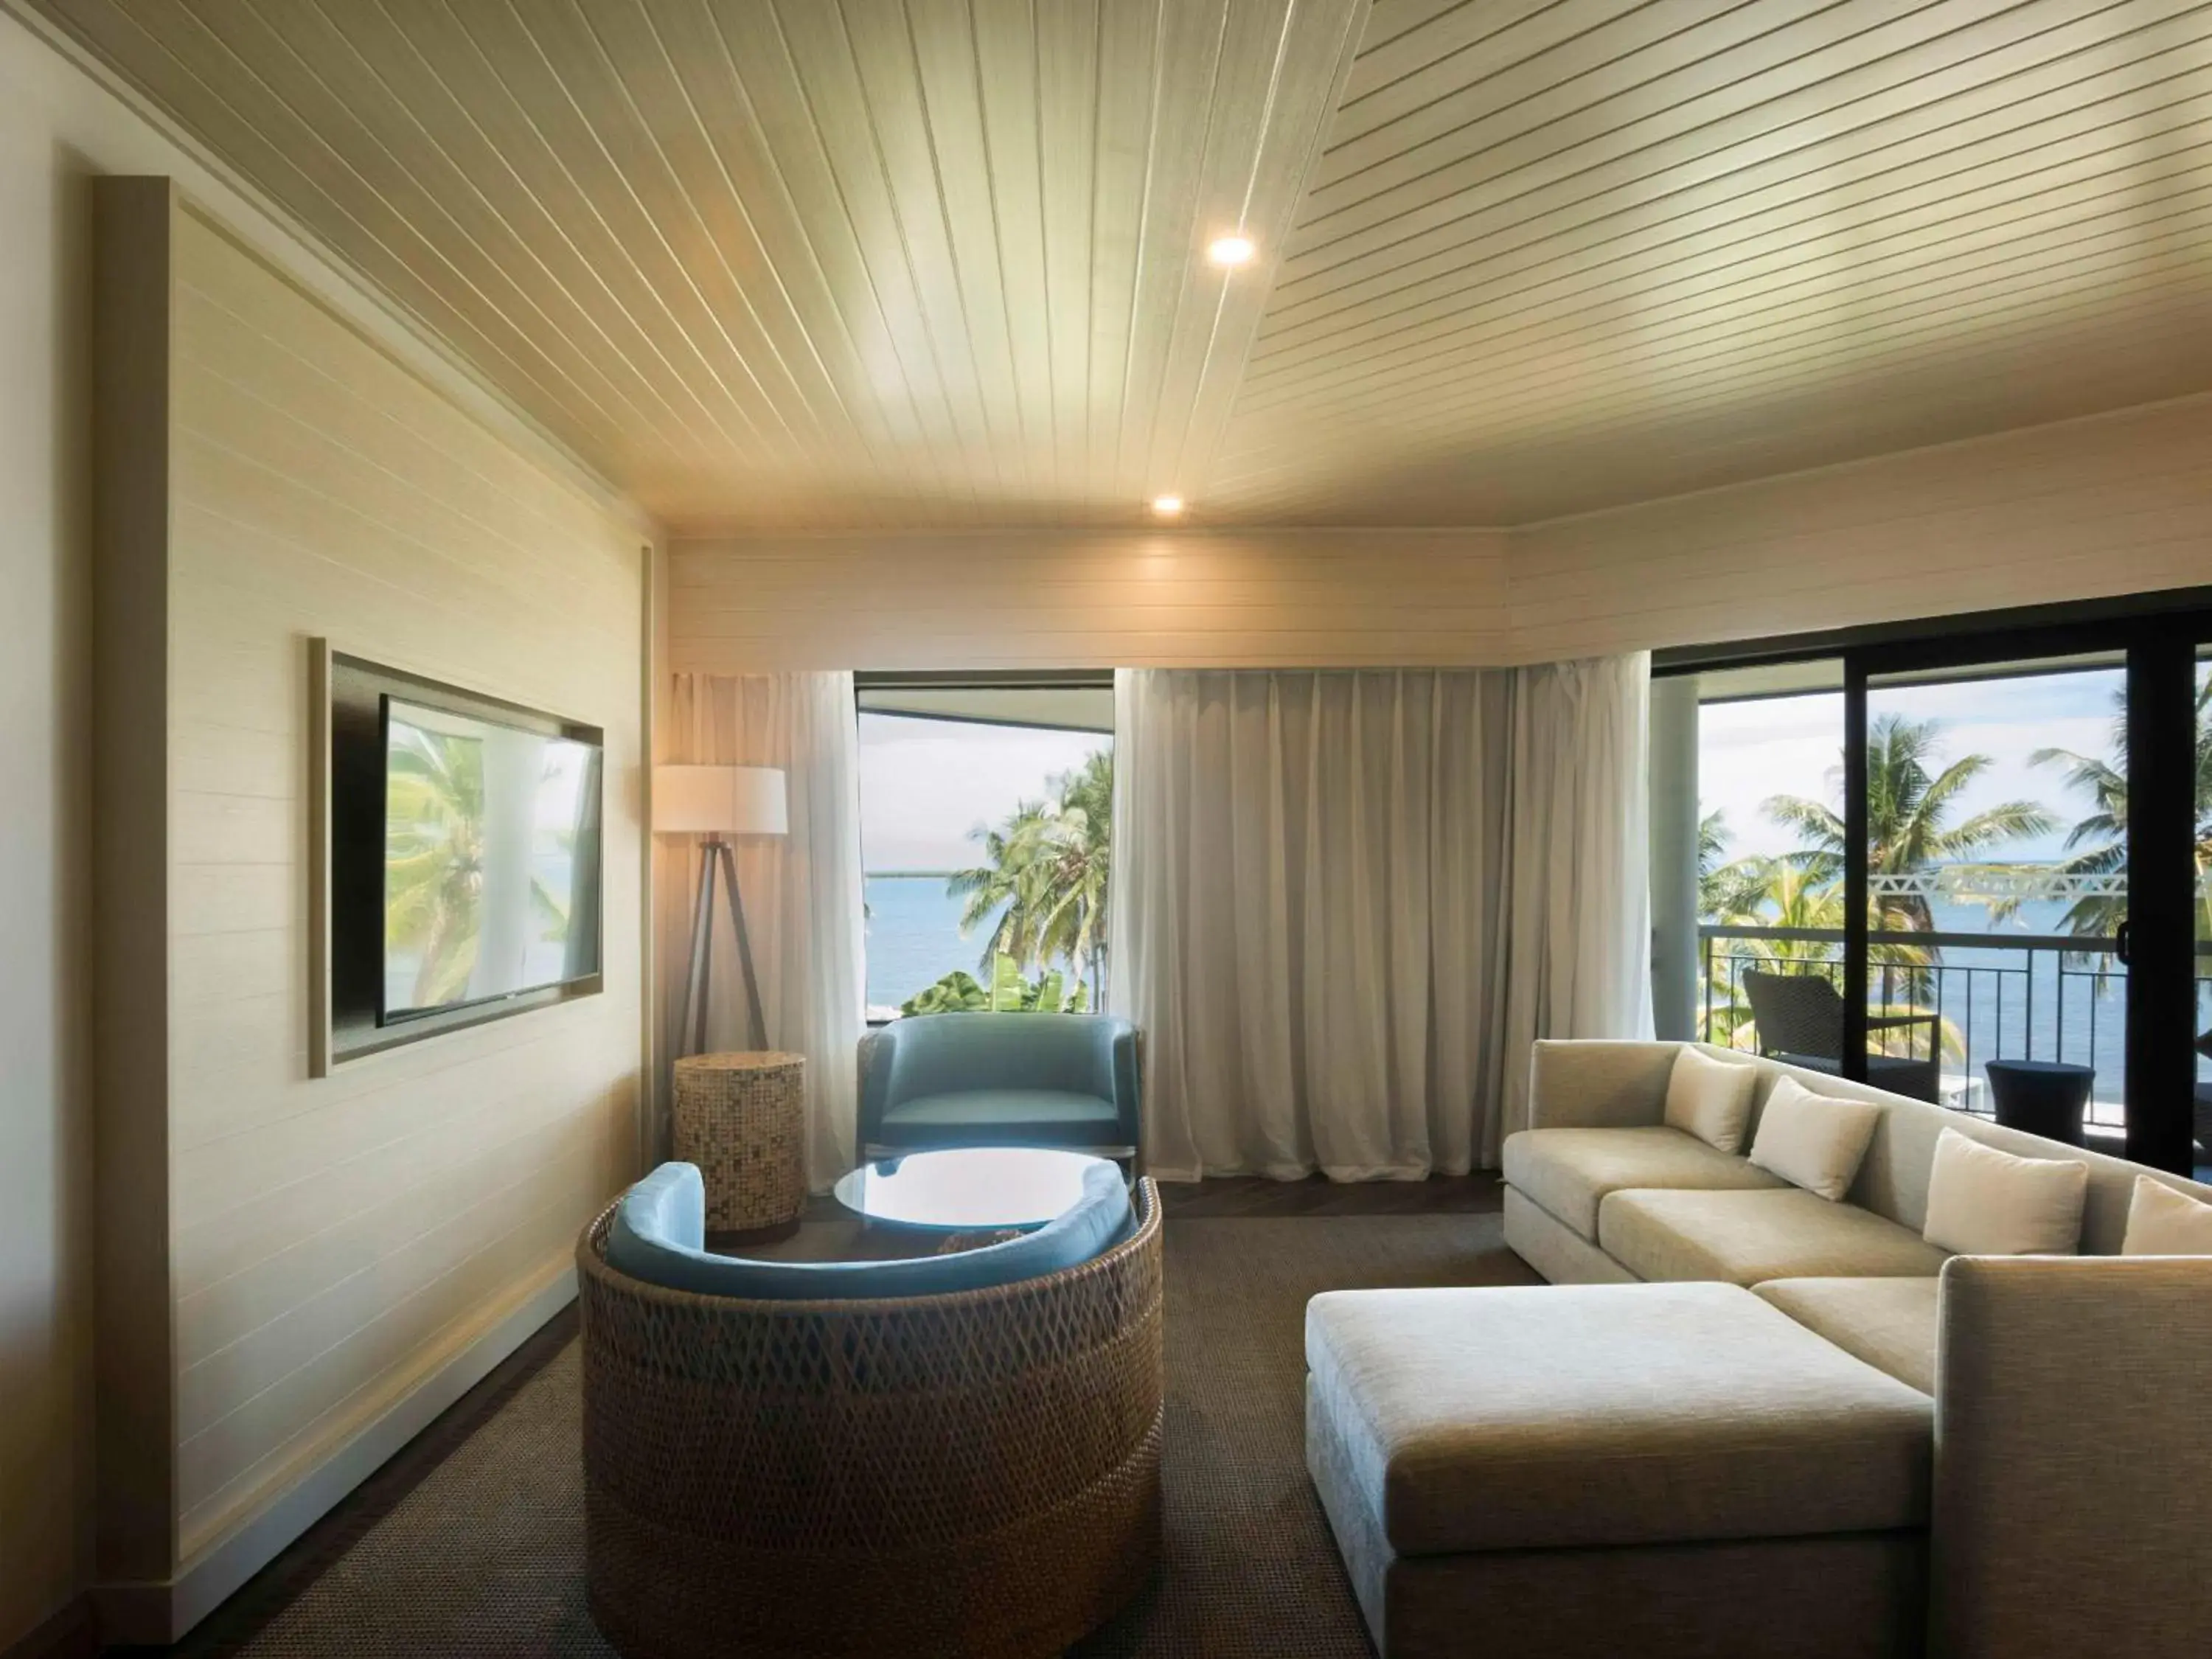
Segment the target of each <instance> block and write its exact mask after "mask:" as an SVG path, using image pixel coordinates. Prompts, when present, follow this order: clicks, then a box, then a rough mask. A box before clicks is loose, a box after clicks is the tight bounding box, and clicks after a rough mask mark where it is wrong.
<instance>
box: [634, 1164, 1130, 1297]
mask: <svg viewBox="0 0 2212 1659" xmlns="http://www.w3.org/2000/svg"><path fill="white" fill-rule="evenodd" d="M1135 1222H1136V1217H1135V1212H1133V1210H1132V1209H1131V1207H1130V1205H1129V1189H1128V1188H1127V1186H1125V1185H1124V1184H1123V1183H1122V1180H1121V1171H1120V1170H1117V1169H1115V1167H1114V1166H1113V1165H1112V1164H1100V1165H1098V1166H1097V1168H1096V1169H1091V1170H1085V1171H1084V1173H1083V1197H1082V1198H1081V1200H1079V1201H1078V1202H1077V1204H1076V1205H1075V1206H1074V1207H1073V1209H1071V1210H1069V1211H1068V1212H1066V1214H1065V1215H1062V1216H1060V1217H1058V1218H1055V1219H1054V1220H1052V1221H1049V1222H1048V1223H1046V1224H1045V1225H1043V1226H1042V1227H1040V1228H1038V1229H1037V1230H1036V1231H1034V1232H1030V1233H1024V1234H1023V1235H1022V1236H1021V1237H1019V1238H1014V1239H1009V1240H1007V1241H1006V1243H1003V1244H987V1245H985V1246H984V1247H983V1248H982V1249H978V1250H961V1251H958V1252H957V1253H955V1254H954V1255H927V1256H919V1257H916V1258H915V1259H913V1260H911V1261H754V1260H751V1259H750V1258H747V1257H744V1256H729V1255H713V1254H710V1253H709V1252H708V1250H707V1249H704V1248H703V1246H704V1243H705V1240H706V1225H707V1188H706V1184H705V1182H702V1180H701V1179H700V1176H699V1170H698V1169H697V1166H696V1165H694V1164H662V1165H661V1166H660V1167H659V1169H657V1170H654V1171H653V1173H652V1174H651V1175H649V1176H646V1178H645V1179H644V1180H642V1181H641V1182H638V1183H637V1185H635V1187H632V1188H630V1189H629V1192H627V1193H625V1194H623V1199H622V1201H621V1202H620V1203H619V1204H617V1206H615V1214H614V1220H613V1222H612V1223H611V1225H609V1227H608V1229H607V1250H606V1257H607V1265H608V1266H609V1267H612V1268H613V1269H614V1270H615V1271H616V1272H617V1273H625V1274H627V1275H629V1277H630V1278H632V1279H643V1280H644V1281H645V1282H646V1283H647V1284H648V1285H659V1286H661V1287H662V1288H663V1289H665V1290H671V1291H690V1293H691V1294H693V1295H695V1296H727V1297H742V1298H744V1299H745V1300H748V1301H756V1302H809V1301H822V1300H841V1301H849V1300H860V1299H866V1298H873V1297H898V1296H938V1295H942V1294H944V1293H945V1292H947V1291H980V1290H984V1289H987V1288H988V1287H989V1286H991V1285H1012V1284H1017V1283H1018V1282H1020V1281H1021V1280H1023V1279H1039V1278H1042V1277H1043V1276H1044V1275H1045V1274H1047V1273H1058V1272H1060V1270H1061V1269H1062V1268H1065V1267H1078V1266H1080V1265H1081V1264H1082V1263H1084V1262H1085V1261H1090V1260H1091V1257H1093V1256H1095V1255H1099V1254H1100V1253H1101V1252H1102V1251H1104V1250H1107V1249H1111V1248H1112V1247H1113V1246H1115V1245H1116V1244H1118V1243H1121V1241H1122V1240H1123V1239H1125V1238H1127V1237H1128V1236H1129V1234H1130V1232H1131V1231H1132V1230H1133V1228H1134V1226H1135Z"/></svg>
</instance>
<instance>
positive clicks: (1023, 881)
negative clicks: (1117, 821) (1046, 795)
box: [924, 750, 1114, 1001]
mask: <svg viewBox="0 0 2212 1659" xmlns="http://www.w3.org/2000/svg"><path fill="white" fill-rule="evenodd" d="M1052 788H1053V790H1054V796H1053V798H1052V799H1048V800H1041V801H1024V802H1023V803H1022V804H1021V805H1019V806H1018V807H1017V808H1016V809H1015V811H1014V812H1013V815H1012V817H1009V818H1007V820H1006V822H1005V823H1002V824H1000V825H999V826H998V828H996V829H978V830H976V831H975V840H976V841H977V842H979V843H980V844H981V847H982V849H983V861H982V862H981V864H979V865H977V866H975V868H973V869H969V870H963V871H960V872H957V873H956V874H955V875H953V876H952V877H951V879H949V880H948V881H947V882H946V883H945V891H946V892H948V893H949V894H951V896H954V897H955V898H957V899H959V900H960V901H961V902H962V909H961V915H960V932H961V934H962V936H963V938H964V937H966V936H967V935H968V934H969V933H972V932H973V931H975V929H977V928H979V927H983V926H984V925H985V924H989V926H990V932H989V934H988V936H987V938H986V939H985V940H984V942H983V949H982V952H981V957H980V959H979V961H978V963H977V966H978V969H980V971H981V972H983V973H986V974H993V975H995V973H996V971H997V969H996V966H995V964H996V963H997V962H998V960H999V959H1000V958H1001V957H1005V958H1008V959H1010V960H1011V961H1012V963H1014V965H1015V967H1016V968H1017V969H1019V970H1020V971H1023V972H1030V971H1035V972H1037V973H1039V974H1044V973H1046V972H1047V971H1048V969H1050V968H1051V967H1052V964H1054V963H1066V965H1067V966H1068V967H1069V968H1070V969H1073V971H1074V973H1075V975H1076V977H1077V979H1078V981H1079V982H1080V981H1089V984H1088V987H1087V988H1088V991H1089V994H1090V995H1091V1000H1093V1001H1096V1000H1097V999H1098V998H1099V997H1100V996H1101V995H1103V991H1104V988H1105V974H1106V883H1107V874H1108V869H1109V864H1110V862H1111V859H1110V853H1109V845H1108V843H1109V837H1110V836H1111V835H1112V832H1113V801H1114V758H1113V756H1112V755H1111V754H1110V753H1109V751H1107V750H1095V751H1094V752H1092V753H1091V755H1090V756H1089V757H1087V758H1086V759H1085V761H1084V763H1083V764H1082V765H1081V766H1080V767H1079V768H1078V769H1076V770H1074V771H1073V772H1071V773H1068V774H1067V775H1066V776H1064V777H1060V778H1055V779H1054V780H1053V781H1052ZM994 918H995V920H994ZM971 982H972V981H971ZM939 983H940V984H942V983H943V981H939ZM932 988H933V989H935V988H936V987H932ZM924 994H925V995H927V993H924Z"/></svg>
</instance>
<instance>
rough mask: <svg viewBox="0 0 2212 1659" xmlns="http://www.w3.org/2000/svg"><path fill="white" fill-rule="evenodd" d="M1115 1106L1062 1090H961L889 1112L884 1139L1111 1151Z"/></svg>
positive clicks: (1115, 1126)
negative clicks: (1034, 1143) (1038, 1144)
mask: <svg viewBox="0 0 2212 1659" xmlns="http://www.w3.org/2000/svg"><path fill="white" fill-rule="evenodd" d="M1120 1125H1121V1120H1120V1119H1119V1118H1118V1117H1117V1116H1116V1115H1115V1110H1114V1103H1113V1102H1112V1101H1110V1100H1107V1099H1105V1098H1103V1097H1101V1096H1098V1095H1085V1094H1075V1093H1073V1092H1070V1091H1066V1090H1061V1089H960V1090H948V1091H945V1092H944V1093H942V1094H934V1095H922V1096H920V1097H916V1098H915V1099H913V1100H906V1101H901V1102H900V1103H898V1104H897V1105H896V1106H892V1107H890V1108H888V1109H885V1111H884V1120H883V1135H884V1139H885V1140H887V1141H889V1142H890V1143H892V1144H894V1145H897V1146H953V1145H965V1144H968V1143H969V1142H972V1141H975V1140H976V1139H978V1138H979V1137H980V1138H982V1139H989V1140H991V1141H994V1142H996V1143H1000V1144H1004V1145H1009V1146H1013V1145H1019V1144H1021V1143H1022V1142H1024V1141H1043V1142H1047V1143H1049V1144H1054V1145H1060V1146H1072V1145H1074V1144H1077V1143H1081V1144H1082V1145H1084V1146H1114V1145H1116V1144H1117V1143H1118V1142H1119V1139H1120Z"/></svg>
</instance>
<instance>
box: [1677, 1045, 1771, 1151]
mask: <svg viewBox="0 0 2212 1659" xmlns="http://www.w3.org/2000/svg"><path fill="white" fill-rule="evenodd" d="M1758 1084H1759V1067H1758V1066H1754V1065H1753V1064H1752V1063H1751V1062H1750V1061H1749V1060H1716V1059H1714V1058H1713V1056H1711V1054H1706V1053H1705V1051H1704V1050H1703V1049H1702V1048H1693V1047H1692V1046H1691V1045H1690V1044H1688V1043H1684V1044H1683V1045H1682V1047H1681V1048H1680V1050H1678V1051H1677V1052H1676V1054H1675V1055H1674V1070H1673V1071H1672V1072H1671V1073H1668V1078H1667V1108H1666V1121H1667V1124H1668V1127H1670V1128H1675V1129H1680V1130H1681V1131H1682V1132H1683V1133H1685V1134H1692V1135H1695V1136H1697V1138H1698V1139H1700V1140H1702V1141H1704V1142H1705V1145H1706V1146H1710V1147H1711V1148H1712V1149H1713V1150H1714V1151H1715V1152H1728V1153H1731V1154H1733V1153H1736V1152H1741V1151H1742V1150H1743V1132H1744V1128H1745V1127H1746V1126H1747V1124H1749V1123H1750V1121H1751V1092H1752V1091H1753V1089H1754V1088H1756V1087H1757V1086H1758Z"/></svg>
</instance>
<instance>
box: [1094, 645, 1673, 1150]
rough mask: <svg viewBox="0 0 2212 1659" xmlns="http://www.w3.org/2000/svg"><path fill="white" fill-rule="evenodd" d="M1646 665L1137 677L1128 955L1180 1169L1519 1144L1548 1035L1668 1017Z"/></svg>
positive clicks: (1132, 704) (1124, 915) (1153, 1082)
mask: <svg viewBox="0 0 2212 1659" xmlns="http://www.w3.org/2000/svg"><path fill="white" fill-rule="evenodd" d="M1646 674H1647V665H1646V664H1645V662H1644V659H1640V658H1638V659H1620V661H1618V662H1606V663H1584V664H1563V665H1557V666H1553V667H1546V668H1536V669H1522V670H1514V669H1495V670H1480V671H1432V672H1431V671H1424V672H1400V671H1360V672H1318V673H1314V672H1296V673H1293V672H1244V671H1182V670H1171V671H1125V672H1123V673H1121V674H1120V675H1118V676H1117V677H1116V679H1115V694H1116V713H1115V724H1116V732H1115V822H1114V848H1115V870H1114V896H1113V903H1112V908H1111V915H1110V919H1109V928H1110V931H1111V935H1112V938H1111V945H1110V949H1109V961H1110V962H1111V963H1112V972H1113V979H1112V984H1113V1000H1114V1004H1115V1007H1116V1009H1117V1010H1118V1011H1119V1012H1124V1013H1127V1015H1129V1016H1130V1017H1131V1018H1133V1019H1134V1020H1135V1021H1136V1023H1137V1024H1138V1025H1139V1028H1140V1029H1141V1030H1143V1032H1144V1036H1145V1083H1146V1102H1145V1110H1146V1128H1145V1135H1146V1160H1147V1163H1148V1164H1149V1165H1150V1166H1151V1168H1152V1170H1154V1172H1155V1173H1157V1174H1159V1175H1162V1176H1168V1177H1170V1178H1176V1177H1181V1178H1189V1177H1194V1176H1199V1175H1201V1174H1232V1173H1244V1174H1258V1175H1269V1176H1280V1177H1288V1176H1300V1175H1304V1174H1308V1173H1310V1172H1311V1171H1312V1170H1316V1169H1319V1170H1323V1171H1325V1172H1327V1173H1328V1175H1330V1176H1334V1177H1335V1178H1337V1179H1340V1180H1358V1179H1364V1178H1369V1177H1374V1176H1405V1177H1412V1176H1422V1175H1425V1174H1428V1173H1430V1172H1431V1171H1445V1172H1450V1173H1459V1172H1463V1171H1465V1170H1468V1169H1470V1168H1472V1167H1474V1166H1475V1165H1476V1164H1494V1163H1495V1162H1496V1158H1497V1146H1498V1140H1499V1139H1501V1138H1502V1123H1503V1119H1504V1114H1505V1113H1506V1112H1507V1111H1508V1110H1509V1109H1510V1108H1511V1107H1512V1106H1513V1105H1514V1104H1515V1103H1517V1102H1518V1100H1519V1096H1518V1095H1516V1094H1515V1093H1514V1092H1513V1091H1512V1087H1511V1085H1510V1079H1511V1078H1512V1076H1513V1075H1514V1074H1515V1073H1522V1072H1525V1070H1526V1067H1527V1062H1528V1042H1530V1041H1531V1040H1533V1038H1534V1037H1535V1036H1566V1035H1576V1036H1599V1035H1613V1034H1616V1033H1621V1032H1626V1031H1630V1030H1634V1029H1636V1022H1637V1019H1638V1012H1637V1011H1638V1008H1640V1009H1641V1011H1642V1018H1644V1019H1647V1020H1648V1018H1649V999H1648V997H1644V998H1642V999H1641V1000H1640V1001H1639V1000H1638V994H1636V993H1635V991H1634V989H1633V987H1640V986H1641V985H1642V984H1643V983H1644V975H1645V973H1646V971H1647V969H1646V968H1645V965H1644V964H1645V959H1646V955H1647V952H1646V951H1645V940H1644V932H1645V927H1646V923H1645V919H1644V890H1643V880H1644V857H1645V850H1644V845H1643V842H1642V840H1641V837H1640V834H1639V832H1638V829H1637V825H1638V824H1639V823H1641V820H1642V811H1643V807H1642V799H1643V797H1642V790H1643V770H1644V760H1643V742H1642V736H1641V733H1642V723H1641V717H1640V714H1639V713H1638V710H1640V708H1641V706H1642V698H1643V696H1644V689H1643V688H1644V681H1645V678H1646ZM1623 744H1626V746H1625V747H1624V746H1623ZM1566 774H1573V775H1574V776H1572V777H1568V776H1566ZM1583 951H1589V952H1592V953H1601V954H1603V955H1604V956H1605V957H1607V962H1606V964H1605V966H1604V967H1603V968H1602V969H1601V968H1600V967H1599V966H1598V965H1597V964H1596V963H1591V964H1590V965H1589V967H1588V969H1586V970H1585V971H1580V972H1577V971H1575V970H1574V969H1572V968H1571V966H1570V965H1569V964H1568V963H1566V962H1565V961H1563V960H1562V958H1565V957H1575V956H1577V954H1578V953H1581V952H1583ZM1623 953H1625V956H1624V955H1623ZM1524 978H1525V979H1528V980H1529V981H1531V982H1532V984H1534V987H1536V988H1535V989H1534V992H1533V993H1532V992H1530V991H1528V990H1525V989H1524V988H1523V987H1522V980H1523V979H1524ZM1624 992H1626V994H1627V1000H1626V1002H1625V1003H1624V1002H1618V1001H1616V1000H1614V999H1616V998H1618V997H1620V995H1621V994H1624ZM1523 1086H1524V1087H1525V1085H1523Z"/></svg>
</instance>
